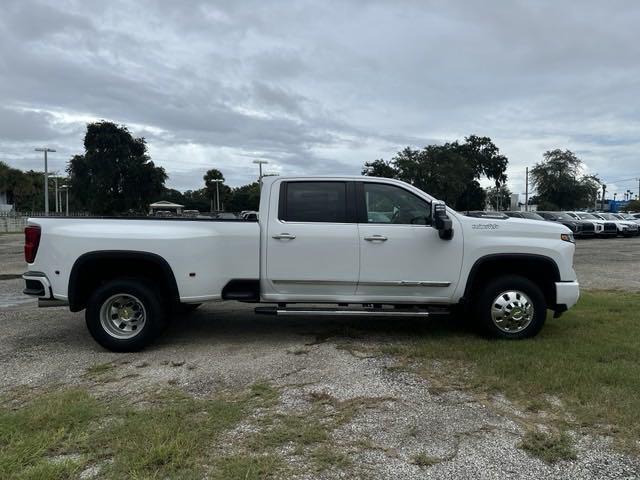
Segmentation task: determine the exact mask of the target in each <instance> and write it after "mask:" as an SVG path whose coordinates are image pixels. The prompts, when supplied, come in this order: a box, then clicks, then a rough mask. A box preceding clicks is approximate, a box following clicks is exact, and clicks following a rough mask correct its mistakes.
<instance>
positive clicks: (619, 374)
mask: <svg viewBox="0 0 640 480" xmlns="http://www.w3.org/2000/svg"><path fill="white" fill-rule="evenodd" d="M425 328H427V329H429V328H430V329H433V330H434V331H428V332H425V334H424V335H422V334H421V335H420V336H419V338H418V339H416V340H415V341H413V342H410V343H402V344H395V345H390V346H388V347H385V351H386V352H387V353H390V354H395V355H399V356H402V357H405V358H407V359H410V360H416V359H418V360H426V361H425V362H423V365H424V368H425V372H426V373H427V374H428V375H429V376H430V377H433V375H434V372H433V371H432V370H433V369H432V368H431V367H429V365H430V364H433V362H432V361H438V362H440V364H441V365H445V367H443V368H444V370H446V371H445V372H444V373H443V377H442V378H444V379H445V382H446V381H450V379H451V378H462V379H463V380H462V382H461V383H462V384H465V385H466V386H470V387H471V388H473V389H477V390H481V391H485V392H503V393H505V394H506V395H507V396H508V397H509V398H511V399H513V400H516V401H519V402H520V403H521V404H522V405H524V406H525V407H526V408H527V409H528V410H529V411H536V410H539V409H549V408H551V409H552V408H554V407H553V405H551V404H550V403H549V398H550V396H553V397H556V398H559V399H560V400H561V401H562V403H563V405H564V407H567V408H568V409H569V411H570V412H571V413H572V414H573V415H574V416H575V421H572V422H569V423H571V426H572V427H575V428H581V427H584V428H587V429H594V430H595V431H597V432H599V433H605V434H613V435H614V436H615V437H616V438H617V439H618V440H619V441H620V442H621V445H622V446H624V447H629V448H631V450H633V451H635V452H638V450H640V445H639V444H638V443H637V439H638V438H640V421H638V419H639V417H638V412H640V393H639V392H640V342H639V341H638V338H640V294H635V293H622V292H584V293H583V296H582V298H581V299H580V302H579V304H578V305H577V306H576V307H574V308H573V309H572V310H570V311H569V312H567V313H566V314H565V315H564V316H563V317H562V318H560V319H555V320H553V319H549V320H548V322H547V324H546V326H545V328H544V329H543V330H542V332H541V333H540V334H539V335H538V336H537V337H536V338H533V339H529V340H524V341H517V342H515V341H499V340H489V339H484V338H482V337H479V336H477V335H474V334H473V333H469V332H468V331H466V330H465V329H459V330H455V329H454V330H453V331H452V329H451V328H449V329H448V330H444V329H443V330H438V328H442V327H437V326H435V327H434V326H429V327H425ZM420 333H422V331H421V332H420Z"/></svg>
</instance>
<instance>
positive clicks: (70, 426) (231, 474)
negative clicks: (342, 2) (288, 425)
mask: <svg viewBox="0 0 640 480" xmlns="http://www.w3.org/2000/svg"><path fill="white" fill-rule="evenodd" d="M21 395H22V397H24V396H25V394H24V393H22V394H21ZM274 398H276V397H275V394H274V390H273V389H271V388H270V387H269V386H267V385H266V384H257V385H254V386H253V387H252V388H251V390H250V391H249V392H246V393H244V394H242V395H238V396H224V397H215V398H205V399H197V398H193V397H190V396H188V395H186V394H184V393H182V392H180V391H179V390H176V389H169V390H162V391H159V392H153V394H152V395H147V397H146V398H145V399H144V400H143V402H142V403H141V404H139V405H133V404H131V403H129V402H128V401H127V400H126V399H125V398H117V399H111V400H104V399H98V398H95V397H93V396H91V395H90V394H89V393H88V392H87V391H86V390H83V389H69V390H63V391H57V392H49V393H44V394H39V395H35V396H34V397H33V399H31V400H28V401H26V402H24V401H23V400H21V399H17V400H16V399H6V400H4V402H3V403H2V404H0V478H12V479H17V480H27V479H38V480H54V479H66V478H70V477H73V476H75V475H77V474H78V473H79V472H80V471H82V469H84V468H86V467H88V466H93V465H97V466H100V477H101V478H114V479H118V478H162V479H173V478H176V479H178V478H180V479H182V478H202V477H203V476H204V470H205V465H210V466H212V468H213V470H212V472H208V473H209V477H210V478H225V479H233V478H243V479H244V478H249V479H251V478H264V476H265V475H266V473H265V472H272V471H273V470H274V469H275V468H277V466H278V464H279V458H278V457H277V456H276V455H270V456H254V455H247V456H243V457H242V458H234V457H225V456H222V457H219V458H216V457H214V456H212V455H213V453H212V452H213V451H214V448H213V447H214V446H215V445H216V440H217V439H218V438H219V437H220V435H221V434H222V433H223V432H225V431H227V430H229V429H230V428H232V427H234V426H235V425H236V424H238V423H239V422H240V421H241V420H242V419H243V418H245V417H246V416H247V415H248V414H250V412H252V411H254V410H255V409H256V408H260V407H264V406H268V405H271V404H272V403H273V401H274Z"/></svg>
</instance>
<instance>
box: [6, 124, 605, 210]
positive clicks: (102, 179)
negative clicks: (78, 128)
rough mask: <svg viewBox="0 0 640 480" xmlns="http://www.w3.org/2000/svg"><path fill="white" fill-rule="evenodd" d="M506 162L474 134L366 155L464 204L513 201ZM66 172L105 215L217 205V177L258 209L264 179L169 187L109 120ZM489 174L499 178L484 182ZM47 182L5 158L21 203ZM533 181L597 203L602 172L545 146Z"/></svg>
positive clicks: (552, 202) (38, 198) (379, 168)
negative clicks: (161, 203) (153, 206)
mask: <svg viewBox="0 0 640 480" xmlns="http://www.w3.org/2000/svg"><path fill="white" fill-rule="evenodd" d="M507 166H508V159H507V157H506V156H505V155H503V154H501V153H500V150H499V149H498V147H497V146H496V145H495V144H494V143H493V141H492V140H491V139H490V138H489V137H481V136H477V135H470V136H468V137H466V138H465V139H464V141H462V142H460V141H457V140H456V141H453V142H447V143H445V144H443V145H428V146H426V147H424V148H422V149H415V148H412V147H406V148H404V149H403V150H401V151H399V152H398V153H396V155H395V156H393V157H392V158H391V159H390V160H384V159H377V160H373V161H370V162H365V163H364V165H363V168H362V174H363V175H368V176H377V177H388V178H396V179H399V180H403V181H405V182H408V183H410V184H412V185H414V186H416V187H418V188H420V189H422V190H424V191H426V192H428V193H430V194H431V195H433V196H435V197H436V198H439V199H441V200H444V201H445V202H447V204H448V205H450V206H452V207H453V208H455V209H457V210H461V211H465V210H482V209H484V208H485V207H486V205H487V204H489V205H491V206H493V208H495V207H496V206H497V207H498V208H500V207H501V208H502V209H507V208H508V207H509V204H510V197H511V191H510V190H509V188H508V187H507V185H506V181H507V174H506V170H507ZM67 174H68V178H67V179H66V180H67V183H68V184H69V186H70V204H71V209H72V210H75V211H86V212H89V213H92V214H98V215H117V214H133V215H140V214H146V213H147V211H148V207H149V204H150V203H153V202H155V201H158V200H161V199H162V200H168V201H171V202H174V203H179V204H182V205H184V206H185V209H193V210H199V211H201V212H206V211H209V210H211V209H212V206H215V203H214V202H215V201H216V195H217V193H216V184H217V182H216V180H221V182H219V183H218V191H219V195H220V204H221V206H223V209H224V210H226V211H234V212H237V211H241V210H256V209H257V208H258V204H259V199H260V187H259V184H258V182H253V183H250V184H248V185H243V186H241V187H236V188H232V187H229V186H228V185H225V183H224V181H225V178H224V175H223V173H222V172H221V171H220V170H218V169H210V170H208V171H207V172H206V174H205V175H204V176H203V179H202V180H203V187H202V188H200V189H197V190H187V191H185V192H180V191H178V190H175V189H171V188H167V187H166V186H165V182H166V180H167V178H168V176H167V173H166V172H165V170H164V168H162V167H159V166H156V165H155V164H154V162H153V161H152V160H151V158H150V156H149V153H148V149H147V143H146V140H145V139H144V138H142V137H140V138H136V137H134V136H133V135H132V134H131V133H130V132H129V130H128V128H127V127H126V126H123V125H117V124H114V123H112V122H107V121H100V122H95V123H90V124H88V125H87V131H86V134H85V137H84V152H83V153H82V154H78V155H74V156H73V157H72V158H71V160H70V161H69V164H68V167H67ZM482 178H486V179H489V180H490V181H492V183H493V186H492V187H490V188H487V189H484V188H482V187H481V185H480V180H481V179H482ZM61 181H62V180H61ZM43 183H44V178H43V173H42V172H36V171H33V170H31V171H28V172H22V171H20V170H17V169H15V168H11V167H9V166H8V165H7V164H6V163H3V162H0V190H4V191H7V192H9V194H10V196H11V197H12V200H13V202H14V203H15V205H16V209H17V210H22V211H26V210H30V211H39V210H43V209H44V200H43ZM531 183H532V186H533V188H534V189H535V194H534V195H532V196H531V198H530V203H531V204H538V206H539V208H540V209H548V210H559V209H580V208H589V207H592V206H593V205H594V204H595V201H596V198H597V195H598V192H599V190H600V181H599V179H598V178H597V177H596V176H594V175H587V174H584V164H583V162H582V161H581V160H580V159H579V158H578V157H577V156H576V155H575V154H574V153H573V152H571V151H569V150H559V149H556V150H550V151H547V152H545V153H544V155H543V158H542V161H541V162H539V163H537V164H536V165H535V166H534V167H533V168H532V169H531ZM51 190H52V189H50V195H53V192H52V191H51ZM50 203H51V202H50Z"/></svg>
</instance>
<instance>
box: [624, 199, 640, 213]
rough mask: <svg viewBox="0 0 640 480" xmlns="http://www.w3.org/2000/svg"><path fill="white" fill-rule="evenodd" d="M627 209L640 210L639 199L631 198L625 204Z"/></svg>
mask: <svg viewBox="0 0 640 480" xmlns="http://www.w3.org/2000/svg"><path fill="white" fill-rule="evenodd" d="M626 209H627V210H629V211H630V212H640V200H631V201H630V202H629V203H628V204H627V208H626Z"/></svg>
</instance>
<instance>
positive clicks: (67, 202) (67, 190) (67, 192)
mask: <svg viewBox="0 0 640 480" xmlns="http://www.w3.org/2000/svg"><path fill="white" fill-rule="evenodd" d="M60 189H61V190H64V193H65V201H66V203H65V205H66V209H65V215H66V216H67V217H68V216H69V185H67V184H66V183H64V184H62V185H60ZM60 203H62V201H60ZM60 211H62V205H61V206H60Z"/></svg>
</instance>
